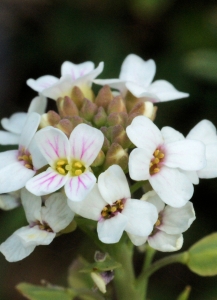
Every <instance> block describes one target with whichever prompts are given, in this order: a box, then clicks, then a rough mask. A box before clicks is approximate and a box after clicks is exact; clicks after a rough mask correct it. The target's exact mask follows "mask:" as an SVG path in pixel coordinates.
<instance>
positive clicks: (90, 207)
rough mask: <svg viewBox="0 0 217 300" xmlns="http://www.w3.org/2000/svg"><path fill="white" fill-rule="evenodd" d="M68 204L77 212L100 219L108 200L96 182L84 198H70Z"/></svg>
mask: <svg viewBox="0 0 217 300" xmlns="http://www.w3.org/2000/svg"><path fill="white" fill-rule="evenodd" d="M68 205H69V207H70V208H71V209H72V211H74V212H75V213H76V214H78V215H80V216H82V217H84V218H87V219H91V220H96V221H98V220H100V219H101V211H102V209H103V208H104V207H105V206H106V205H107V202H105V200H104V199H103V198H102V196H101V194H100V192H99V189H98V185H97V184H95V186H94V187H93V189H92V190H91V192H90V193H89V194H88V195H87V197H86V198H85V199H84V200H82V201H80V202H75V201H71V200H70V199H68Z"/></svg>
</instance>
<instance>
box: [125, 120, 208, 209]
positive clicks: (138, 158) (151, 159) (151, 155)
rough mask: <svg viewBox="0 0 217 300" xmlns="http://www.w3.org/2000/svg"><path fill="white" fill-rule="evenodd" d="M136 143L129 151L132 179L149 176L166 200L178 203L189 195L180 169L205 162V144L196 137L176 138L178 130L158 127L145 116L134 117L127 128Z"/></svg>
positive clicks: (197, 167)
mask: <svg viewBox="0 0 217 300" xmlns="http://www.w3.org/2000/svg"><path fill="white" fill-rule="evenodd" d="M126 131H127V135H128V137H129V139H130V140H131V141H132V142H133V143H134V144H135V145H136V146H137V147H138V148H136V149H134V150H133V151H132V152H131V153H130V157H129V173H130V177H131V178H132V179H133V180H137V181H140V180H149V182H150V184H151V186H152V188H153V189H154V190H155V191H156V193H157V194H158V195H159V196H160V198H161V199H162V200H163V201H164V202H165V203H167V204H169V205H171V206H173V207H181V206H183V205H185V204H186V202H187V201H188V200H189V199H190V198H191V197H192V194H193V185H192V183H191V181H190V180H189V179H188V177H187V176H186V175H185V174H184V173H183V172H182V171H180V169H181V170H184V171H197V170H200V169H202V168H203V167H204V166H205V164H206V159H205V146H204V144H203V143H202V142H200V141H196V140H178V141H177V140H176V141H173V137H174V135H175V137H176V136H177V131H176V130H174V129H173V128H170V127H164V128H163V129H162V130H161V131H160V130H159V129H158V128H157V126H156V125H155V124H153V122H152V121H151V120H149V119H148V118H146V117H144V116H138V117H136V118H135V119H134V120H133V122H132V123H131V125H130V126H128V127H127V129H126Z"/></svg>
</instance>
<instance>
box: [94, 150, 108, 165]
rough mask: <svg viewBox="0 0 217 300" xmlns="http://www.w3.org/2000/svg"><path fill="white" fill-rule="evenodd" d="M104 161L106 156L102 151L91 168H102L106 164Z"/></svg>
mask: <svg viewBox="0 0 217 300" xmlns="http://www.w3.org/2000/svg"><path fill="white" fill-rule="evenodd" d="M104 160H105V154H104V152H103V151H102V150H100V151H99V153H98V155H97V157H96V158H95V160H94V162H93V163H92V165H91V167H99V166H101V165H102V164H103V163H104Z"/></svg>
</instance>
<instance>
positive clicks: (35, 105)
mask: <svg viewBox="0 0 217 300" xmlns="http://www.w3.org/2000/svg"><path fill="white" fill-rule="evenodd" d="M46 106H47V98H46V97H44V96H43V95H40V96H37V97H35V98H33V99H32V101H31V103H30V105H29V108H28V112H29V113H31V112H37V113H38V114H39V115H42V114H43V113H44V112H45V110H46Z"/></svg>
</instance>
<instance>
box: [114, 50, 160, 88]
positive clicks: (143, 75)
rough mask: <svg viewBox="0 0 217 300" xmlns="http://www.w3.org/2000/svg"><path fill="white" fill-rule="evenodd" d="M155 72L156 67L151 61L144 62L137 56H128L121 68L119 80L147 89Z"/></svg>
mask: <svg viewBox="0 0 217 300" xmlns="http://www.w3.org/2000/svg"><path fill="white" fill-rule="evenodd" d="M155 72H156V65H155V62H154V61H153V60H152V59H149V60H147V61H144V60H143V59H142V58H141V57H139V56H138V55H135V54H130V55H128V56H127V57H126V58H125V60H124V62H123V64H122V66H121V72H120V76H119V78H120V79H122V80H126V81H132V82H136V83H137V84H138V85H141V86H143V87H147V86H149V84H150V83H151V82H152V80H153V78H154V75H155Z"/></svg>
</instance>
